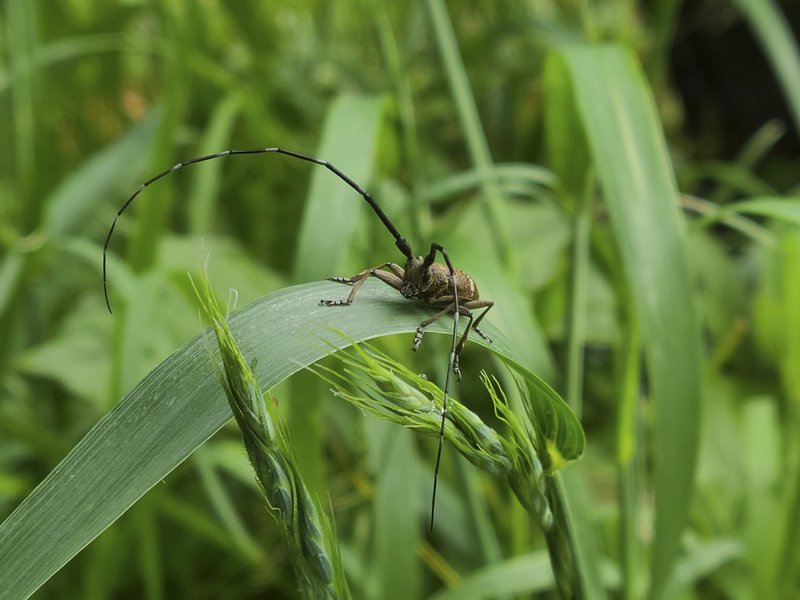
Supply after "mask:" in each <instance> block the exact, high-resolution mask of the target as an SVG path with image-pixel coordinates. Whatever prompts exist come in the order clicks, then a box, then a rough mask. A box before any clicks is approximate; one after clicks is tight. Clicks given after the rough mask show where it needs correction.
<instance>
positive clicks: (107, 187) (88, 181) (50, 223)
mask: <svg viewBox="0 0 800 600" xmlns="http://www.w3.org/2000/svg"><path fill="white" fill-rule="evenodd" d="M159 121H160V111H154V112H153V113H152V114H151V115H150V116H149V117H148V118H147V119H146V120H144V121H143V122H142V123H141V124H139V125H137V126H136V127H134V128H133V129H131V130H130V132H128V133H127V134H126V135H125V136H124V137H122V138H120V139H119V140H117V141H116V142H114V143H113V144H110V145H109V146H108V147H106V148H104V149H103V150H102V151H101V152H99V153H98V154H97V155H95V156H93V157H92V158H91V159H90V160H88V161H87V162H86V163H85V164H83V165H82V166H81V168H80V169H78V170H76V171H75V172H74V173H73V174H72V175H70V177H69V178H67V179H66V180H65V181H64V182H63V183H62V184H61V185H60V186H59V187H58V188H57V189H56V191H55V192H54V193H53V194H52V195H50V197H49V198H48V199H47V205H46V207H45V212H44V229H45V232H46V234H47V235H50V236H57V235H65V234H72V233H75V230H76V229H79V228H81V227H85V226H86V223H87V222H89V223H91V219H90V216H91V215H92V214H93V213H95V212H96V211H97V210H98V206H103V205H105V204H110V205H112V206H114V210H117V209H118V208H119V205H120V204H121V203H122V202H123V201H124V200H121V198H124V194H125V193H130V189H131V188H133V187H134V186H135V185H138V184H139V183H141V179H142V177H143V173H144V170H145V168H146V167H147V163H148V153H149V148H150V147H151V145H152V143H153V140H154V138H155V134H156V130H157V128H158V125H159ZM108 212H109V215H111V211H110V210H109V211H108ZM104 214H105V213H104Z"/></svg>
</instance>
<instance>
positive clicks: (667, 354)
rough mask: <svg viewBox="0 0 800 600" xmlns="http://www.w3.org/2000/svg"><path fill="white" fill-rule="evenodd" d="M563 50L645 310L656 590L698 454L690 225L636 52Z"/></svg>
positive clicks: (675, 544) (674, 546)
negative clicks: (651, 417) (684, 217)
mask: <svg viewBox="0 0 800 600" xmlns="http://www.w3.org/2000/svg"><path fill="white" fill-rule="evenodd" d="M562 55H563V57H564V59H565V63H566V66H567V69H568V71H569V73H570V76H571V80H572V84H573V88H574V90H575V97H576V102H577V105H578V110H579V113H580V114H581V117H582V120H583V123H584V127H585V129H586V134H587V135H586V137H587V139H588V141H589V146H590V149H591V153H592V156H593V158H594V162H595V166H596V168H597V175H598V179H599V180H600V182H601V185H602V188H603V191H604V193H605V198H606V203H607V206H608V209H609V213H610V215H611V221H612V225H613V227H614V232H615V236H616V239H617V243H618V245H619V247H620V253H621V256H622V259H623V264H624V266H625V271H626V275H627V277H628V280H629V283H630V288H631V290H632V291H633V292H632V293H633V296H634V303H635V306H636V309H637V312H638V314H639V317H640V322H641V331H642V340H643V344H644V348H645V357H646V361H647V366H648V370H649V374H650V382H651V389H652V397H653V399H654V401H655V407H656V418H655V422H654V427H655V432H654V435H655V457H654V458H655V483H654V487H655V497H656V507H655V540H654V545H653V556H652V593H653V596H654V597H656V596H658V595H659V594H660V592H661V590H662V588H663V586H664V584H665V582H666V579H667V577H668V576H669V574H670V571H671V570H672V568H673V565H674V561H675V558H676V555H677V552H678V549H679V546H680V536H681V533H682V531H683V529H684V527H685V526H686V523H687V519H688V507H689V500H690V498H691V494H692V487H693V479H694V471H695V464H696V460H697V445H698V418H699V400H700V373H699V369H700V343H699V342H700V334H699V325H698V319H697V316H696V313H695V307H694V300H693V298H694V296H693V288H692V283H691V278H690V274H689V266H688V258H687V252H686V244H685V237H686V235H685V229H686V228H685V225H684V223H683V221H682V219H681V215H680V212H679V210H678V204H677V189H676V184H675V180H674V176H673V172H672V167H671V164H670V161H669V156H668V154H667V149H666V144H665V142H664V139H663V133H662V131H661V127H660V125H659V123H658V120H657V117H656V113H655V109H654V107H653V100H652V98H651V95H650V92H649V90H648V88H647V85H646V83H645V81H644V78H643V77H642V74H641V72H640V70H639V67H638V66H637V65H636V64H635V62H634V60H633V59H632V57H631V56H630V54H628V53H627V52H626V51H624V50H621V49H620V48H617V47H613V46H604V47H581V46H576V47H571V48H567V49H565V50H564V51H563V53H562Z"/></svg>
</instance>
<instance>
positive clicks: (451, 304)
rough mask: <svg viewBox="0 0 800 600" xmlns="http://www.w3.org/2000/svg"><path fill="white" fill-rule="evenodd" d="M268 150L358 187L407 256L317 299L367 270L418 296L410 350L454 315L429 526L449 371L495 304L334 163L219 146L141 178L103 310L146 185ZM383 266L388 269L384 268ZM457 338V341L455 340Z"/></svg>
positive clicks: (437, 249)
mask: <svg viewBox="0 0 800 600" xmlns="http://www.w3.org/2000/svg"><path fill="white" fill-rule="evenodd" d="M267 153H275V154H282V155H284V156H290V157H292V158H296V159H300V160H303V161H306V162H310V163H314V164H316V165H320V166H322V167H325V168H326V169H328V170H329V171H330V172H332V173H333V174H334V175H336V176H337V177H338V178H339V179H341V180H342V181H344V182H345V183H346V184H347V185H349V186H350V187H351V188H352V189H353V190H355V191H356V192H358V193H359V194H360V195H361V196H362V197H363V198H364V200H366V202H367V204H369V205H370V207H371V208H372V210H373V211H374V212H375V214H376V215H377V216H378V218H379V219H380V221H381V223H383V225H384V227H386V229H388V230H389V233H391V234H392V236H394V240H395V245H396V246H397V248H398V250H400V252H402V253H403V256H405V257H406V259H407V260H406V264H405V267H401V266H399V265H396V264H395V263H391V262H389V263H384V264H382V265H380V266H378V267H375V268H372V269H366V270H365V271H361V272H360V273H358V274H357V275H354V276H353V277H346V278H345V277H332V278H331V281H336V282H338V283H345V284H349V285H352V286H353V289H352V290H351V291H350V295H349V296H348V297H347V299H346V300H320V304H323V305H325V306H348V305H350V304H352V303H353V300H354V299H355V297H356V294H357V293H358V290H359V288H360V287H361V286H362V285H363V283H364V281H366V279H367V278H368V277H370V276H372V277H377V278H378V279H380V280H381V281H383V282H385V283H387V284H388V285H390V286H392V287H393V288H394V289H396V290H397V291H399V292H400V293H401V294H402V295H403V296H404V297H406V298H409V299H416V300H420V301H422V302H424V303H425V304H427V305H428V306H430V307H432V308H436V309H438V312H437V313H436V314H434V315H432V316H431V317H430V318H428V319H425V320H424V321H422V322H421V323H420V324H419V326H418V327H417V332H416V334H415V335H414V342H413V344H412V349H413V350H417V348H419V345H420V343H421V342H422V336H423V334H424V332H425V328H426V327H427V326H428V325H430V324H431V323H433V322H434V321H436V320H437V319H440V318H442V317H443V316H445V315H451V314H452V315H454V318H453V344H452V349H451V351H450V361H449V363H448V366H447V374H446V377H445V383H444V397H443V401H442V417H441V427H440V429H439V448H438V450H437V453H436V467H435V470H434V476H433V495H432V498H431V529H433V516H434V509H435V507H436V482H437V480H438V475H439V463H440V460H441V456H442V443H443V441H444V425H445V419H446V416H447V398H448V394H449V392H450V373H451V371H452V372H453V373H455V374H456V377H458V379H461V371H460V369H459V364H458V357H459V355H460V354H461V351H462V350H463V349H464V344H466V342H467V337H468V335H469V332H470V331H472V330H474V331H475V332H476V333H477V334H478V335H480V336H481V337H482V338H483V339H485V340H486V341H487V342H491V340H490V339H489V338H488V337H486V336H485V335H484V334H483V333H481V331H480V329H478V325H480V322H481V320H483V317H485V316H486V313H487V312H488V310H489V309H490V308H491V307H492V306H493V305H494V303H493V302H492V301H491V300H481V299H480V294H479V293H478V286H477V285H475V282H474V281H473V279H472V277H470V276H469V275H467V274H466V273H464V272H463V271H460V270H458V269H455V268H454V267H453V264H452V262H451V261H450V257H449V256H448V254H447V251H446V250H445V249H444V247H443V246H442V245H441V244H438V243H436V242H434V243H432V244H431V249H430V252H429V253H428V254H427V255H426V256H424V257H423V256H414V253H413V252H412V250H411V244H409V243H408V240H406V238H404V237H403V236H402V235H400V233H399V232H398V231H397V228H395V226H394V224H393V223H392V222H391V221H390V220H389V218H388V217H387V216H386V214H385V213H384V212H383V210H381V208H380V206H378V204H377V202H375V200H374V199H373V198H372V196H370V195H369V193H368V192H367V191H366V190H365V189H364V188H362V187H361V186H360V185H358V184H357V183H356V182H355V181H353V180H352V179H350V177H349V176H347V175H345V174H344V173H343V172H342V171H340V170H339V169H338V168H336V167H335V166H334V165H332V164H331V163H329V162H328V161H326V160H322V159H319V158H315V157H313V156H308V155H306V154H300V153H299V152H294V151H293V150H287V149H285V148H277V147H274V148H254V149H250V150H224V151H222V152H217V153H215V154H207V155H205V156H198V157H196V158H191V159H189V160H185V161H182V162H179V163H177V164H176V165H174V166H172V167H170V168H169V169H166V170H164V171H162V172H161V173H159V174H158V175H155V176H153V177H151V178H150V179H148V180H147V181H145V182H144V183H142V184H141V185H140V186H139V187H138V188H137V189H136V191H134V192H133V194H131V196H130V197H129V198H128V199H127V201H126V202H125V203H124V204H123V205H122V206H121V207H120V209H119V210H118V211H117V214H116V216H115V217H114V220H113V221H112V223H111V227H110V228H109V230H108V235H106V241H105V243H104V244H103V294H104V295H105V300H106V306H108V311H109V312H111V300H110V298H109V295H108V267H107V255H108V247H109V244H110V243H111V236H112V235H113V234H114V228H115V227H116V225H117V221H118V220H119V218H120V217H121V216H122V214H123V213H124V212H125V211H126V210H127V209H128V207H129V206H130V205H131V204H132V203H133V201H134V200H135V199H136V197H137V196H138V195H139V194H140V193H142V192H143V191H144V189H145V188H146V187H148V186H150V185H152V184H153V183H155V182H156V181H158V180H159V179H161V178H162V177H166V176H167V175H169V174H170V173H174V172H175V171H177V170H179V169H182V168H183V167H186V166H189V165H193V164H197V163H201V162H205V161H209V160H215V159H217V158H222V157H225V156H236V155H245V154H267ZM437 252H438V253H440V254H441V255H442V257H444V261H445V263H446V265H443V264H441V263H437V262H435V259H436V253H437ZM387 268H388V271H387V270H386V269H387ZM481 308H483V309H485V310H484V311H483V312H482V313H481V314H480V315H479V316H478V317H477V318H475V315H474V314H473V312H472V311H473V310H478V309H481ZM459 316H464V317H466V318H467V319H469V320H468V321H467V327H466V328H465V329H464V333H463V334H462V335H461V337H460V338H458V317H459ZM457 339H458V342H456V340H457Z"/></svg>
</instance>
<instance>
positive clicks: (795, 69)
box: [734, 0, 800, 132]
mask: <svg viewBox="0 0 800 600" xmlns="http://www.w3.org/2000/svg"><path fill="white" fill-rule="evenodd" d="M734 4H736V5H737V6H738V7H739V10H740V11H741V12H742V14H743V15H744V17H745V19H746V20H747V21H748V22H749V23H750V26H751V27H752V28H753V31H754V32H755V34H756V37H757V38H758V40H759V41H760V42H761V45H762V46H763V48H764V52H765V53H766V55H767V60H769V62H770V63H772V69H773V71H775V76H776V77H777V78H778V81H779V82H780V84H781V87H782V88H783V94H784V96H785V97H786V102H787V104H788V105H789V110H790V111H791V113H792V118H793V119H794V124H795V127H797V130H798V131H799V132H800V51H798V47H797V42H796V40H795V39H794V36H793V34H792V30H791V28H790V27H789V23H787V21H786V18H785V17H784V16H783V14H781V12H780V10H779V8H778V6H777V5H776V3H775V2H772V1H771V0H734Z"/></svg>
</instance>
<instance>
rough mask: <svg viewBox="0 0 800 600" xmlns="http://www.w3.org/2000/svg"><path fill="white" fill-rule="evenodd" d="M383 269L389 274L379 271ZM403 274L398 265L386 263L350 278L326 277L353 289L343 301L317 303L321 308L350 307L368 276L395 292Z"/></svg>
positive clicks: (401, 281) (398, 287)
mask: <svg viewBox="0 0 800 600" xmlns="http://www.w3.org/2000/svg"><path fill="white" fill-rule="evenodd" d="M384 267H388V268H389V269H391V271H392V272H391V273H389V272H387V271H382V270H381V269H383V268H384ZM404 273H405V271H403V268H402V267H401V266H400V265H397V264H395V263H391V262H387V263H383V264H382V265H379V266H377V267H373V268H371V269H365V270H363V271H361V272H360V273H358V274H356V275H353V276H352V277H328V281H333V282H335V283H343V284H345V285H352V286H353V289H352V290H350V293H349V294H348V295H347V298H346V299H345V300H320V301H319V303H320V305H322V306H350V305H351V304H352V303H353V300H355V298H356V294H357V293H358V290H359V289H361V286H362V285H364V282H365V281H366V280H367V278H368V277H369V276H373V277H377V278H378V279H380V280H381V281H383V282H384V283H385V284H387V285H390V286H392V287H393V288H394V289H396V290H399V289H400V286H401V284H402V283H403V275H404Z"/></svg>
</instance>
